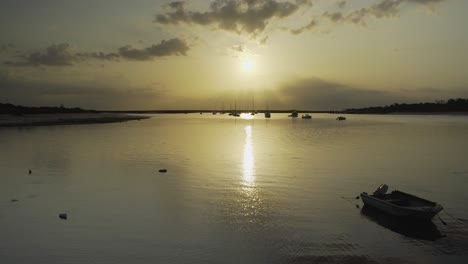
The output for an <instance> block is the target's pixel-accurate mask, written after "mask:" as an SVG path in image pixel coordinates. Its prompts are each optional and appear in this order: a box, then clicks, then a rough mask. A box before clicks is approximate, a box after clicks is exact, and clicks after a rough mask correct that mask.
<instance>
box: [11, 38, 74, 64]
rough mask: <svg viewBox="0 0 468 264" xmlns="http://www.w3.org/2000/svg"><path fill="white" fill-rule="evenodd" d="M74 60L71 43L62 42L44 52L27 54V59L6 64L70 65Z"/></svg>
mask: <svg viewBox="0 0 468 264" xmlns="http://www.w3.org/2000/svg"><path fill="white" fill-rule="evenodd" d="M73 60H74V55H73V53H72V51H71V50H70V45H69V44H68V43H62V44H57V45H55V44H54V45H52V46H50V47H48V48H47V49H46V51H45V52H44V53H40V52H33V53H31V54H30V55H28V56H25V61H22V62H6V63H5V64H8V65H15V66H37V65H47V66H68V65H72V64H73Z"/></svg>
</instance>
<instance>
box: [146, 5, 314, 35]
mask: <svg viewBox="0 0 468 264" xmlns="http://www.w3.org/2000/svg"><path fill="white" fill-rule="evenodd" d="M306 5H311V2H310V1H308V0H296V1H294V2H291V1H276V0H215V1H213V2H212V3H211V5H210V7H209V10H208V11H205V12H198V11H190V10H187V8H186V4H185V1H177V2H172V3H170V4H169V5H168V7H169V8H171V9H172V11H171V12H167V13H163V14H158V15H156V17H155V19H154V22H156V23H159V24H164V25H167V24H179V23H186V24H196V25H201V26H215V27H216V28H217V29H222V30H226V31H231V32H236V33H246V34H249V35H253V36H256V35H258V34H259V33H262V32H263V31H264V30H265V28H266V27H267V26H268V24H269V23H270V22H271V21H272V20H273V19H283V18H286V17H289V16H290V15H292V14H294V13H295V12H296V11H297V10H298V9H299V8H300V7H301V6H306Z"/></svg>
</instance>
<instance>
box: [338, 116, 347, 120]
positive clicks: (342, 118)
mask: <svg viewBox="0 0 468 264" xmlns="http://www.w3.org/2000/svg"><path fill="white" fill-rule="evenodd" d="M336 120H338V121H344V120H346V117H344V116H339V117H337V118H336Z"/></svg>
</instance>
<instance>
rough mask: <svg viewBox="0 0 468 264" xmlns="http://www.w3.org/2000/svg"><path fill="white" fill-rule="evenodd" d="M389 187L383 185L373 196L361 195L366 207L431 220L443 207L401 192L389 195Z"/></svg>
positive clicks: (405, 216) (396, 214)
mask: <svg viewBox="0 0 468 264" xmlns="http://www.w3.org/2000/svg"><path fill="white" fill-rule="evenodd" d="M387 191H388V186H387V185H386V184H382V185H380V186H379V188H377V190H376V191H374V193H373V194H367V193H366V192H363V193H361V199H362V202H363V203H364V205H365V206H370V207H373V208H375V209H377V210H380V211H382V212H384V213H387V214H390V215H393V216H397V217H404V218H411V219H419V220H430V219H432V218H433V217H434V216H435V215H436V214H438V213H439V212H440V211H442V209H443V207H442V205H440V204H438V203H435V202H432V201H429V200H426V199H423V198H419V197H417V196H414V195H411V194H408V193H404V192H401V191H397V190H395V191H392V192H391V193H388V194H387Z"/></svg>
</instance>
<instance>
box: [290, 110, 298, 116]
mask: <svg viewBox="0 0 468 264" xmlns="http://www.w3.org/2000/svg"><path fill="white" fill-rule="evenodd" d="M288 117H298V113H297V111H292V113H291V114H290V115H288Z"/></svg>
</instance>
